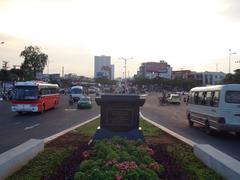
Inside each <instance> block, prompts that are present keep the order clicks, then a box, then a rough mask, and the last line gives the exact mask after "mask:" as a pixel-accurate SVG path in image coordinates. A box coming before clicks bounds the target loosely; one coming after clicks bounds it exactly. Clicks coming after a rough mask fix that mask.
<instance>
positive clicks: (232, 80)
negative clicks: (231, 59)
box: [223, 69, 240, 84]
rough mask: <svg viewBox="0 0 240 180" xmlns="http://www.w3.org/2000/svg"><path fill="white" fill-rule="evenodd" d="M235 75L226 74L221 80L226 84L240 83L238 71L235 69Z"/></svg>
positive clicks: (239, 72) (239, 71) (239, 70)
mask: <svg viewBox="0 0 240 180" xmlns="http://www.w3.org/2000/svg"><path fill="white" fill-rule="evenodd" d="M234 72H235V74H227V75H226V77H225V79H224V80H223V82H224V83H226V84H233V83H237V84H238V83H240V69H236V70H235V71H234Z"/></svg>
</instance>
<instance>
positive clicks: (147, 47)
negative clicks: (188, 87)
mask: <svg viewBox="0 0 240 180" xmlns="http://www.w3.org/2000/svg"><path fill="white" fill-rule="evenodd" d="M0 41H4V42H5V43H4V44H0V61H2V60H7V61H9V62H10V65H14V64H21V62H22V61H23V59H22V58H20V57H19V54H20V52H21V50H23V49H24V47H25V46H27V45H37V46H39V47H41V50H42V51H43V52H44V53H47V54H48V55H49V59H50V72H51V73H60V72H61V67H62V66H64V67H65V73H70V72H73V73H77V74H78V75H85V76H93V71H94V66H93V62H94V55H102V54H104V55H110V56H112V63H113V64H115V69H116V71H115V77H119V76H120V77H121V76H122V72H123V61H122V60H120V59H118V58H119V57H134V60H131V61H129V62H128V70H129V71H130V75H133V74H135V73H136V71H137V68H138V67H139V65H140V64H141V62H146V61H159V60H165V61H167V62H168V63H169V64H170V65H171V66H172V67H173V69H174V70H178V69H180V68H182V69H190V70H195V71H207V70H208V71H215V70H216V64H218V70H219V71H224V72H228V49H229V48H231V49H232V51H234V52H237V54H236V55H233V56H232V66H231V69H232V70H234V69H236V68H240V64H236V63H235V61H236V60H240V1H239V0H168V1H166V0H0Z"/></svg>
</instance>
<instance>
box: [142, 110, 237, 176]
mask: <svg viewBox="0 0 240 180" xmlns="http://www.w3.org/2000/svg"><path fill="white" fill-rule="evenodd" d="M140 116H141V117H142V118H143V119H144V120H146V121H147V122H149V123H151V124H152V125H154V126H156V127H158V128H159V129H161V130H163V131H164V132H166V133H168V134H170V135H172V136H173V137H175V138H177V139H179V140H180V141H182V142H184V143H186V144H188V145H190V146H192V147H193V152H194V155H195V156H196V157H197V158H198V159H199V160H201V161H202V162H203V163H204V164H205V165H206V166H208V167H209V168H210V169H213V170H214V171H215V172H217V173H218V174H220V175H221V176H222V177H224V178H226V179H231V180H239V179H240V171H239V169H240V161H238V160H236V159H234V158H232V157H231V156H229V155H227V154H225V153H223V152H221V151H219V150H218V149H216V148H214V147H213V146H211V145H208V144H197V143H195V142H193V141H191V140H190V139H188V138H185V137H183V136H181V135H179V134H177V133H175V132H173V131H171V130H170V129H168V128H166V127H164V126H162V125H159V124H157V123H156V122H154V121H152V120H150V119H148V118H146V117H145V116H143V114H142V113H141V112H140Z"/></svg>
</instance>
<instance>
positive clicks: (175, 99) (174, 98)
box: [167, 94, 181, 104]
mask: <svg viewBox="0 0 240 180" xmlns="http://www.w3.org/2000/svg"><path fill="white" fill-rule="evenodd" d="M167 101H168V103H170V104H181V97H180V95H179V94H170V96H169V97H168V98H167Z"/></svg>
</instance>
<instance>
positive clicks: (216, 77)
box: [202, 71, 226, 85]
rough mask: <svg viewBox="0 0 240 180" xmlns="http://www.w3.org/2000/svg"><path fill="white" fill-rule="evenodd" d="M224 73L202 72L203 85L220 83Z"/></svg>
mask: <svg viewBox="0 0 240 180" xmlns="http://www.w3.org/2000/svg"><path fill="white" fill-rule="evenodd" d="M225 76H226V74H225V73H223V72H208V71H205V72H203V81H202V82H203V85H216V84H220V83H221V82H222V81H223V79H224V78H225Z"/></svg>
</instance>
